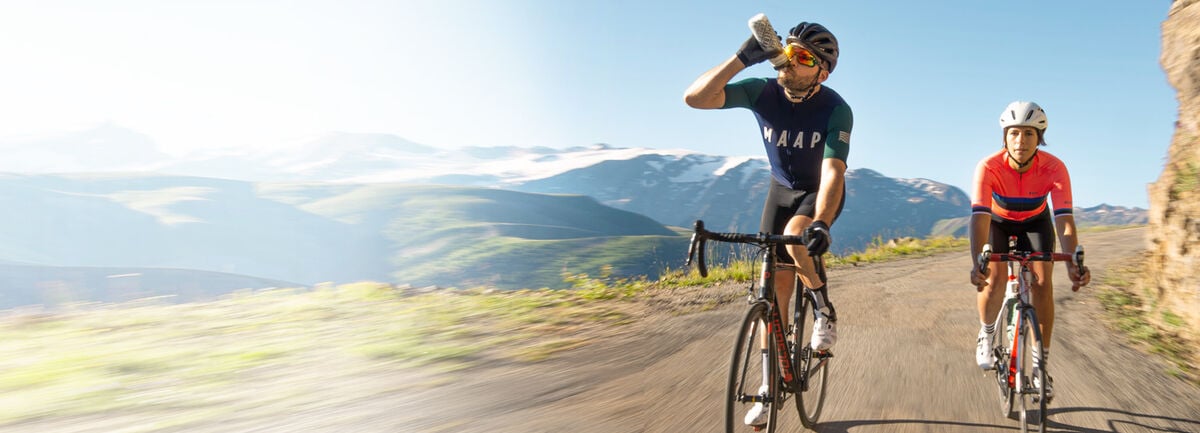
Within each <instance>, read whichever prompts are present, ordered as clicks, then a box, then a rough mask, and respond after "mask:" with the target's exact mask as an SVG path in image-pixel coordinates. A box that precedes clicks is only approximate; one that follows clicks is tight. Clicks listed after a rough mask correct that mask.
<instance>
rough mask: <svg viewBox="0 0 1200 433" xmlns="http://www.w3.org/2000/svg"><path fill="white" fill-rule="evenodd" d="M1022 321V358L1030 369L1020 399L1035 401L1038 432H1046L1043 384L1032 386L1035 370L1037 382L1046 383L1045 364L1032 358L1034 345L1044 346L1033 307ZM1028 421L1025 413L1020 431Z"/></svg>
mask: <svg viewBox="0 0 1200 433" xmlns="http://www.w3.org/2000/svg"><path fill="white" fill-rule="evenodd" d="M1024 322H1025V323H1024V325H1023V326H1025V335H1026V338H1025V356H1024V358H1025V360H1026V361H1027V362H1025V363H1024V364H1025V365H1026V366H1028V367H1030V368H1031V370H1027V371H1029V372H1030V374H1029V375H1028V386H1025V387H1023V388H1024V392H1023V393H1022V396H1021V399H1022V400H1028V401H1032V402H1036V403H1035V404H1036V407H1037V419H1036V422H1037V426H1038V432H1040V433H1046V415H1047V413H1046V403H1047V402H1046V389H1045V387H1044V386H1038V387H1034V386H1033V383H1034V382H1033V375H1034V372H1036V373H1037V375H1038V376H1040V377H1038V381H1037V383H1039V384H1043V385H1044V384H1045V383H1046V368H1045V365H1043V364H1042V360H1041V359H1034V358H1033V352H1032V350H1033V348H1034V347H1038V346H1041V348H1044V347H1045V346H1044V345H1043V344H1042V331H1041V328H1039V327H1038V325H1037V324H1038V323H1039V322H1038V320H1037V313H1036V312H1034V310H1033V309H1028V310H1025V320H1024ZM1022 377H1025V376H1022ZM1022 404H1023V405H1024V403H1022ZM1026 410H1027V409H1026ZM1028 423H1029V419H1028V414H1026V415H1025V416H1023V417H1022V419H1021V424H1022V425H1021V431H1027V430H1028Z"/></svg>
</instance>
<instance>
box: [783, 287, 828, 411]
mask: <svg viewBox="0 0 1200 433" xmlns="http://www.w3.org/2000/svg"><path fill="white" fill-rule="evenodd" d="M794 297H795V298H796V309H795V312H796V314H794V315H793V323H795V325H794V326H795V327H794V329H793V332H792V334H791V338H792V340H793V341H792V342H793V343H794V344H793V345H791V347H792V348H793V353H792V354H791V356H792V366H793V368H795V373H794V376H795V377H796V383H797V386H796V387H794V388H795V389H794V390H795V392H796V411H797V412H799V414H800V422H801V423H803V424H804V426H805V427H808V428H813V427H814V426H816V424H817V419H819V418H820V417H821V409H822V408H823V407H824V406H825V383H826V382H827V379H828V378H829V362H830V361H831V360H833V355H832V354H831V353H829V352H821V353H817V352H815V351H814V350H812V346H811V345H810V343H811V340H812V335H811V334H810V332H809V331H810V330H812V327H813V320H814V319H813V318H814V316H813V303H812V301H811V300H810V299H809V298H808V296H807V295H806V294H805V293H804V292H801V291H799V290H797V293H796V296H794Z"/></svg>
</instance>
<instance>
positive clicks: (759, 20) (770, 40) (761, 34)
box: [749, 14, 791, 68]
mask: <svg viewBox="0 0 1200 433" xmlns="http://www.w3.org/2000/svg"><path fill="white" fill-rule="evenodd" d="M749 24H750V33H751V34H753V35H754V39H755V40H757V41H758V46H760V47H762V49H763V51H766V52H768V53H769V52H772V51H774V52H776V53H777V54H775V57H772V58H771V65H773V66H775V67H776V68H779V67H781V66H785V65H787V64H788V62H790V61H791V59H789V58H788V56H787V55H786V54H784V53H783V44H782V43H780V42H779V34H778V33H775V27H772V26H771V22H770V21H768V20H767V16H766V15H765V14H758V15H755V16H753V17H751V18H750V23H749Z"/></svg>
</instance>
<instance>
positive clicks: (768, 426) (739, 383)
mask: <svg viewBox="0 0 1200 433" xmlns="http://www.w3.org/2000/svg"><path fill="white" fill-rule="evenodd" d="M768 313H769V307H768V306H767V304H766V303H756V304H754V305H752V306H751V307H750V311H748V312H747V313H746V318H745V319H744V320H743V321H742V326H741V328H739V329H738V336H737V345H736V346H734V349H733V357H732V359H731V360H730V363H729V384H728V387H727V388H726V389H727V392H726V394H725V432H726V433H734V432H745V431H762V430H764V429H765V430H766V432H767V433H773V432H774V431H775V426H776V418H777V415H778V413H779V405H778V404H776V402H778V401H779V400H778V397H779V388H780V379H779V373H778V368H779V367H778V364H779V362H778V361H777V360H776V354H775V353H776V352H775V339H774V337H773V336H772V335H771V333H770V332H767V323H770V322H769V317H770V316H769V314H768Z"/></svg>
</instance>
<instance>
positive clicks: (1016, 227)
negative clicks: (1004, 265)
mask: <svg viewBox="0 0 1200 433" xmlns="http://www.w3.org/2000/svg"><path fill="white" fill-rule="evenodd" d="M1009 236H1016V237H1017V251H1029V252H1046V253H1053V252H1054V246H1055V244H1054V241H1055V237H1054V236H1055V235H1054V217H1052V216H1050V208H1049V207H1047V208H1046V210H1045V211H1044V212H1042V213H1040V214H1038V215H1037V216H1035V217H1033V218H1030V219H1027V220H1025V221H1012V220H1007V219H1004V218H1000V217H997V216H995V215H992V228H991V233H990V234H989V236H988V242H990V243H991V244H992V252H993V253H1007V252H1008V251H1009V248H1008V237H1009Z"/></svg>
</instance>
